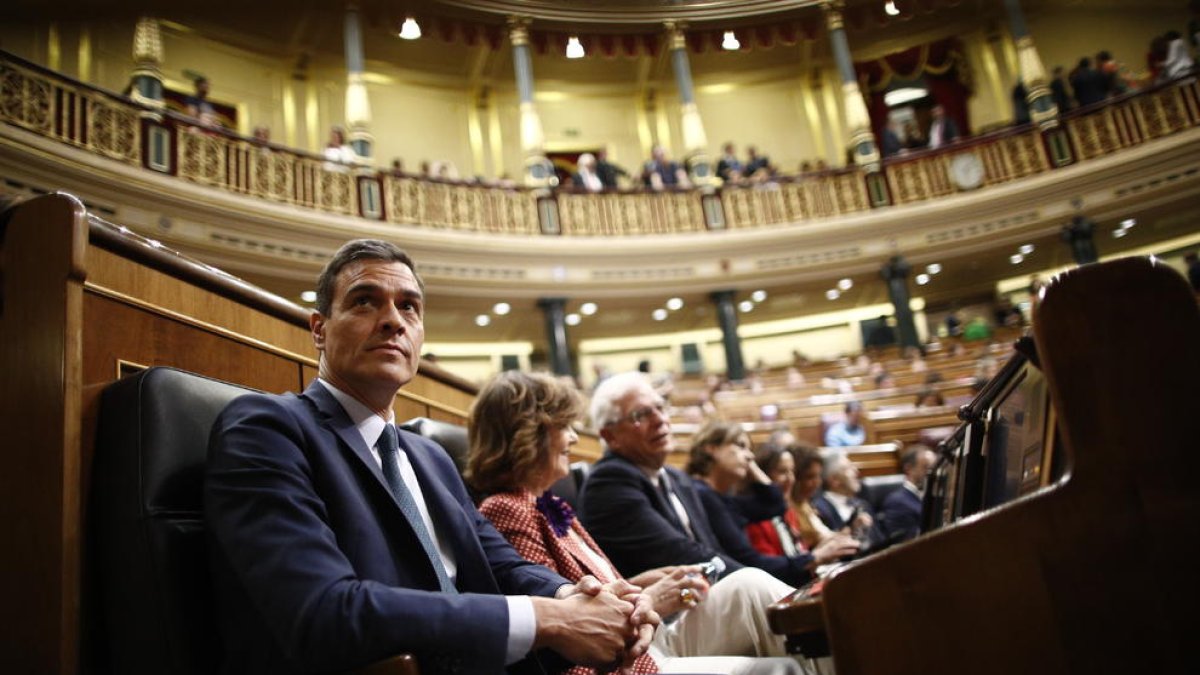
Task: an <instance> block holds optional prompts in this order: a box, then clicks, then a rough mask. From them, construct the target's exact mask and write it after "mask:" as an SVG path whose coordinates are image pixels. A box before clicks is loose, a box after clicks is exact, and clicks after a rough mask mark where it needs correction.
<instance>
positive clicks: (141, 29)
mask: <svg viewBox="0 0 1200 675" xmlns="http://www.w3.org/2000/svg"><path fill="white" fill-rule="evenodd" d="M162 60H163V48H162V34H161V32H160V30H159V26H158V19H153V18H150V17H147V16H144V17H141V18H139V19H138V22H137V27H136V28H134V30H133V62H134V63H135V64H137V65H138V67H140V68H145V67H147V66H158V65H159V64H161V63H162Z"/></svg>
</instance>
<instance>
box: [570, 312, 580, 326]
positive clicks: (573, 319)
mask: <svg viewBox="0 0 1200 675" xmlns="http://www.w3.org/2000/svg"><path fill="white" fill-rule="evenodd" d="M566 321H567V325H568V326H578V325H579V322H580V321H583V317H582V316H579V315H578V314H576V313H575V312H571V313H570V314H568V315H567V319H566Z"/></svg>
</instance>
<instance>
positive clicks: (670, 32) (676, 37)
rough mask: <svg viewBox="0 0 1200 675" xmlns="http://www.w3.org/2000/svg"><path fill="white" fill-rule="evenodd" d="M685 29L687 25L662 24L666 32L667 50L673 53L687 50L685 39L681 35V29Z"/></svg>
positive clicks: (675, 22)
mask: <svg viewBox="0 0 1200 675" xmlns="http://www.w3.org/2000/svg"><path fill="white" fill-rule="evenodd" d="M686 27H687V24H684V23H680V22H678V21H664V22H663V28H664V29H665V30H666V32H667V49H669V50H672V51H674V50H676V49H686V48H687V39H686V38H685V36H684V34H683V29H684V28H686Z"/></svg>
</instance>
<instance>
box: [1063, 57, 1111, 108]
mask: <svg viewBox="0 0 1200 675" xmlns="http://www.w3.org/2000/svg"><path fill="white" fill-rule="evenodd" d="M1068 80H1069V81H1070V83H1071V89H1072V90H1073V91H1074V92H1075V100H1077V101H1079V105H1080V107H1083V108H1086V107H1087V106H1090V105H1095V104H1098V103H1100V102H1102V101H1104V100H1105V99H1106V98H1108V90H1109V84H1108V82H1107V81H1106V80H1105V78H1104V75H1102V74H1101V73H1100V71H1099V70H1096V69H1095V68H1093V67H1092V60H1091V59H1090V58H1088V57H1086V56H1085V57H1083V58H1081V59H1079V65H1078V66H1076V67H1075V70H1073V71H1071V75H1070V77H1069V78H1068Z"/></svg>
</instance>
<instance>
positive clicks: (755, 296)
mask: <svg viewBox="0 0 1200 675" xmlns="http://www.w3.org/2000/svg"><path fill="white" fill-rule="evenodd" d="M750 299H751V300H753V301H755V302H762V301H763V300H766V299H767V292H766V291H764V290H762V289H759V290H757V291H754V292H753V293H751V294H750Z"/></svg>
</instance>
